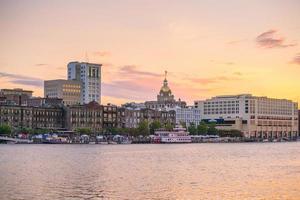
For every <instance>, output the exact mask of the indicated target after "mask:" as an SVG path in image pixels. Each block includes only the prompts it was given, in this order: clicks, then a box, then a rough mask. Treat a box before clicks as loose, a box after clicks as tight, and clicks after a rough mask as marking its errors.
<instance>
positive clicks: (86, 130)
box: [76, 128, 92, 135]
mask: <svg viewBox="0 0 300 200" xmlns="http://www.w3.org/2000/svg"><path fill="white" fill-rule="evenodd" d="M76 132H78V133H80V134H82V135H90V134H92V130H91V129H90V128H77V129H76Z"/></svg>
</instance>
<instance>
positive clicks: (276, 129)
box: [195, 94, 298, 139]
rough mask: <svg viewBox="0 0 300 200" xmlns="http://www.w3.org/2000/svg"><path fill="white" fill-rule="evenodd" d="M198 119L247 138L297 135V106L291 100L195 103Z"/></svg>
mask: <svg viewBox="0 0 300 200" xmlns="http://www.w3.org/2000/svg"><path fill="white" fill-rule="evenodd" d="M195 107H196V108H199V109H200V111H201V118H202V119H203V120H205V121H214V122H216V123H217V128H219V129H237V130H240V131H242V132H243V133H244V136H246V137H249V138H264V139H269V138H273V139H274V138H284V137H289V138H291V137H296V136H297V135H298V104H297V103H296V102H293V101H291V100H286V99H274V98H268V97H257V96H252V95H250V94H241V95H228V96H216V97H213V98H211V99H207V100H204V101H195Z"/></svg>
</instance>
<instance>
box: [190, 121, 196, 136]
mask: <svg viewBox="0 0 300 200" xmlns="http://www.w3.org/2000/svg"><path fill="white" fill-rule="evenodd" d="M188 131H189V133H190V135H197V127H196V126H195V124H194V123H191V124H190V126H189V127H188Z"/></svg>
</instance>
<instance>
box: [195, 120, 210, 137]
mask: <svg viewBox="0 0 300 200" xmlns="http://www.w3.org/2000/svg"><path fill="white" fill-rule="evenodd" d="M197 132H198V135H207V132H208V126H207V124H206V123H205V122H204V121H202V122H200V124H199V125H198V126H197Z"/></svg>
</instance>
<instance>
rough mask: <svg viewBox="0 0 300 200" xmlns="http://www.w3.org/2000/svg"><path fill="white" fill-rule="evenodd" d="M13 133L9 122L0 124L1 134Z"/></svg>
mask: <svg viewBox="0 0 300 200" xmlns="http://www.w3.org/2000/svg"><path fill="white" fill-rule="evenodd" d="M10 134H11V127H10V126H9V125H7V124H3V125H0V135H6V136H8V135H10Z"/></svg>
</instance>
